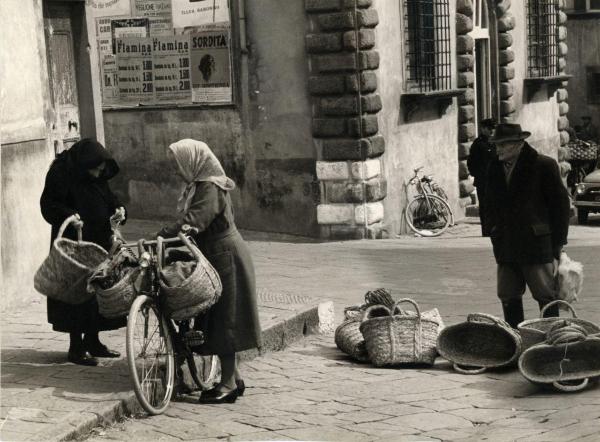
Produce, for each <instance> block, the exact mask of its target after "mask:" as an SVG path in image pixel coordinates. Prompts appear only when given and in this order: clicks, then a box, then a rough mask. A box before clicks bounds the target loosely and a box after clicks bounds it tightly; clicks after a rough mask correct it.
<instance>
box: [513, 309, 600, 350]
mask: <svg viewBox="0 0 600 442" xmlns="http://www.w3.org/2000/svg"><path fill="white" fill-rule="evenodd" d="M553 305H564V306H565V307H567V308H568V309H569V310H570V311H571V314H572V315H573V317H572V318H559V317H553V318H544V313H545V312H546V310H547V309H548V308H550V307H552V306H553ZM559 320H565V321H567V323H569V324H578V325H580V326H582V327H583V328H585V329H586V331H587V332H588V333H589V334H594V333H598V332H600V327H598V326H597V325H596V324H594V323H593V322H590V321H586V320H585V319H580V318H578V317H577V312H576V311H575V309H574V308H573V306H572V305H571V304H569V303H568V302H566V301H563V300H560V299H559V300H556V301H552V302H550V303H549V304H547V305H546V306H544V308H542V310H541V312H540V317H539V318H536V319H528V320H526V321H523V322H521V323H520V324H519V325H518V329H519V332H520V333H521V339H522V340H523V350H526V349H528V348H529V347H531V346H533V345H536V344H540V343H542V342H544V341H545V339H546V333H547V332H548V330H550V328H551V327H552V326H553V325H554V324H555V323H556V321H559Z"/></svg>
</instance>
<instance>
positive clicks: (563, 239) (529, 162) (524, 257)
mask: <svg viewBox="0 0 600 442" xmlns="http://www.w3.org/2000/svg"><path fill="white" fill-rule="evenodd" d="M486 208H487V211H486V217H487V220H488V223H489V229H490V230H489V232H486V233H487V234H489V236H491V239H492V244H493V247H494V256H495V257H496V261H497V262H498V263H499V264H500V263H519V264H544V263H549V262H552V261H553V259H554V258H555V256H554V254H555V250H557V248H560V247H561V246H563V245H564V244H566V243H567V234H568V231H569V208H570V202H569V194H568V192H567V189H566V188H565V186H564V185H563V182H562V180H561V178H560V173H559V169H558V164H557V163H556V161H554V160H553V159H552V158H550V157H547V156H545V155H541V154H538V153H537V151H536V150H535V149H534V148H532V147H531V146H530V145H529V144H527V143H525V145H524V146H523V148H522V150H521V153H520V154H519V157H518V158H517V162H516V164H515V166H514V169H513V172H512V176H511V178H510V182H509V184H507V182H506V176H505V172H504V166H503V164H502V163H501V162H500V161H498V160H495V161H493V162H492V163H491V164H490V167H489V170H488V179H487V186H486Z"/></svg>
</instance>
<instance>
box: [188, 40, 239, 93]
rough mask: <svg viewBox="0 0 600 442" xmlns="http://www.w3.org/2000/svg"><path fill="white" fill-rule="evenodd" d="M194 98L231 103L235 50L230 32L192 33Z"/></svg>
mask: <svg viewBox="0 0 600 442" xmlns="http://www.w3.org/2000/svg"><path fill="white" fill-rule="evenodd" d="M190 42H191V73H192V101H193V102H194V103H230V102H231V101H232V88H231V53H230V41H229V32H228V31H205V32H199V33H194V34H191V35H190Z"/></svg>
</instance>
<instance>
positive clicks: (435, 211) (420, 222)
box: [404, 166, 454, 237]
mask: <svg viewBox="0 0 600 442" xmlns="http://www.w3.org/2000/svg"><path fill="white" fill-rule="evenodd" d="M422 169H423V167H422V166H421V167H419V168H417V169H414V173H415V174H414V176H413V177H412V178H411V179H410V181H409V182H408V185H409V186H415V187H416V189H417V194H416V195H415V196H414V197H413V198H412V200H410V202H409V203H408V204H407V206H406V208H405V209H404V219H405V220H406V224H407V225H408V227H410V229H411V230H412V231H413V232H415V233H416V234H418V235H420V236H425V237H433V236H439V235H441V234H442V233H444V232H445V231H446V230H447V229H448V227H449V226H450V225H451V224H453V223H454V215H453V213H452V209H451V208H450V206H449V205H448V202H447V198H448V197H447V195H446V192H445V191H444V190H443V189H442V188H441V187H440V186H439V185H438V184H437V183H435V182H434V180H433V177H432V176H431V175H423V176H419V172H420V171H421V170H422Z"/></svg>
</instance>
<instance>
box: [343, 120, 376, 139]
mask: <svg viewBox="0 0 600 442" xmlns="http://www.w3.org/2000/svg"><path fill="white" fill-rule="evenodd" d="M359 121H361V122H362V132H360V128H359ZM377 132H379V122H378V121H377V115H365V116H363V117H362V118H361V119H360V120H359V119H358V118H352V119H350V120H348V134H349V135H350V136H351V137H353V138H359V137H361V136H362V137H370V136H371V135H375V134H377Z"/></svg>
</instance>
